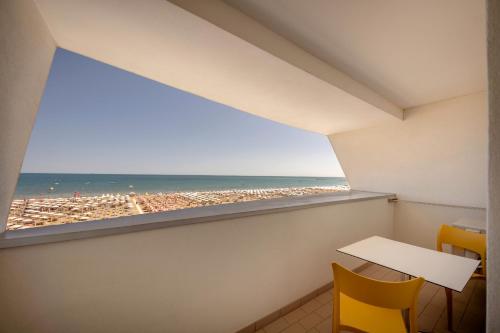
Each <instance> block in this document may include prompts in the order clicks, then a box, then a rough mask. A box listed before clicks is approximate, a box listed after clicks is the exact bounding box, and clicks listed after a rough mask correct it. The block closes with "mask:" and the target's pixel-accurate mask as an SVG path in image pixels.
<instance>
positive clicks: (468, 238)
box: [437, 224, 486, 279]
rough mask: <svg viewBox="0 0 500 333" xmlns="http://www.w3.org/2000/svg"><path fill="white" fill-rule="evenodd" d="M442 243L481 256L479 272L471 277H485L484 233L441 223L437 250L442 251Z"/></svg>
mask: <svg viewBox="0 0 500 333" xmlns="http://www.w3.org/2000/svg"><path fill="white" fill-rule="evenodd" d="M443 244H449V245H452V246H454V247H459V248H462V249H465V250H468V251H471V252H474V253H477V254H478V255H479V256H480V257H481V268H480V272H479V273H474V274H473V275H472V278H473V279H474V278H479V279H485V278H486V235H485V234H480V233H477V232H470V231H465V230H463V229H460V228H455V227H452V226H449V225H446V224H443V225H441V229H439V234H438V237H437V250H438V251H440V252H443Z"/></svg>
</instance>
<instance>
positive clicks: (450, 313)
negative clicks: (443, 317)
mask: <svg viewBox="0 0 500 333" xmlns="http://www.w3.org/2000/svg"><path fill="white" fill-rule="evenodd" d="M444 291H445V293H446V312H447V315H448V331H450V332H453V292H452V290H451V289H449V288H444Z"/></svg>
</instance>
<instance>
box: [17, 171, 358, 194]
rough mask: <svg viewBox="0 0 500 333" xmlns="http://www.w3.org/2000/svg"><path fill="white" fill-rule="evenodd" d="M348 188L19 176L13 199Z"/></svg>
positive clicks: (307, 181)
mask: <svg viewBox="0 0 500 333" xmlns="http://www.w3.org/2000/svg"><path fill="white" fill-rule="evenodd" d="M340 185H348V184H347V181H346V179H345V177H300V176H218V175H141V174H80V173H21V174H20V176H19V179H18V183H17V187H16V192H15V195H14V196H15V198H16V199H20V198H32V197H69V196H73V194H74V193H75V192H79V193H80V195H81V196H88V195H100V194H106V193H129V192H136V193H159V192H163V193H167V192H196V191H216V190H231V189H258V188H289V187H313V186H340Z"/></svg>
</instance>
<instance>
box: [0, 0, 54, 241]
mask: <svg viewBox="0 0 500 333" xmlns="http://www.w3.org/2000/svg"><path fill="white" fill-rule="evenodd" d="M0 34H1V47H0V156H1V158H0V231H3V230H4V226H5V222H6V221H7V215H8V212H9V206H10V203H11V202H12V196H13V194H14V190H15V188H16V182H17V177H18V174H19V170H20V169H21V165H22V161H23V158H24V152H25V150H26V147H27V145H28V140H29V137H30V134H31V128H32V126H33V123H34V120H35V115H36V112H37V111H38V105H39V103H40V99H41V97H42V94H43V90H44V87H45V81H46V80H47V77H48V73H49V69H50V65H51V62H52V57H53V55H54V51H55V44H54V41H53V40H52V37H51V35H50V32H49V31H48V29H47V27H46V25H45V23H44V21H43V19H42V17H41V16H40V13H39V12H38V9H37V7H36V5H35V4H34V3H33V1H31V0H2V1H0Z"/></svg>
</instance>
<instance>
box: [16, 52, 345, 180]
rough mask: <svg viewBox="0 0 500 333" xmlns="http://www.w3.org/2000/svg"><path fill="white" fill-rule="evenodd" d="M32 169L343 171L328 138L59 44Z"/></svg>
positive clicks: (32, 149)
mask: <svg viewBox="0 0 500 333" xmlns="http://www.w3.org/2000/svg"><path fill="white" fill-rule="evenodd" d="M22 170H23V172H67V173H125V174H127V173H135V174H205V175H270V176H275V175H276V176H343V172H342V169H341V168H340V165H339V163H338V161H337V158H336V157H335V154H334V152H333V149H332V147H331V145H330V143H329V142H328V139H327V138H326V137H325V136H324V135H321V134H317V133H312V132H308V131H304V130H301V129H297V128H293V127H290V126H287V125H283V124H280V123H276V122H273V121H270V120H267V119H264V118H260V117H257V116H254V115H251V114H248V113H245V112H241V111H238V110H236V109H233V108H231V107H228V106H226V105H222V104H219V103H216V102H213V101H210V100H207V99H204V98H202V97H199V96H196V95H193V94H190V93H187V92H184V91H181V90H178V89H175V88H172V87H169V86H166V85H164V84H161V83H158V82H155V81H152V80H149V79H146V78H143V77H140V76H137V75H135V74H132V73H129V72H126V71H123V70H120V69H118V68H115V67H112V66H109V65H106V64H104V63H101V62H98V61H95V60H92V59H89V58H86V57H83V56H81V55H78V54H75V53H72V52H69V51H66V50H63V49H58V50H57V52H56V55H55V58H54V62H53V64H52V69H51V72H50V75H49V79H48V82H47V86H46V89H45V94H44V96H43V99H42V102H41V106H40V110H39V112H38V115H37V119H36V122H35V127H34V129H33V132H32V135H31V139H30V143H29V146H28V150H27V153H26V156H25V159H24V164H23V169H22Z"/></svg>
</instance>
